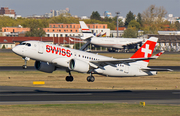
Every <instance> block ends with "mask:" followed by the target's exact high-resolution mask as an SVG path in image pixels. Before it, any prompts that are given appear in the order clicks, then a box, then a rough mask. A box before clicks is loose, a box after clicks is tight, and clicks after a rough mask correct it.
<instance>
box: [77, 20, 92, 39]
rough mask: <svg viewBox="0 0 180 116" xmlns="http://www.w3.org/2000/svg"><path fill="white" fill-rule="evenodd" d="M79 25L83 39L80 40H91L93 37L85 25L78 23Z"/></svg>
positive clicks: (82, 22)
mask: <svg viewBox="0 0 180 116" xmlns="http://www.w3.org/2000/svg"><path fill="white" fill-rule="evenodd" d="M79 23H80V25H81V31H82V33H83V37H81V39H83V40H84V39H88V38H92V37H93V36H94V35H93V34H92V33H91V31H90V29H89V28H88V26H87V25H86V24H85V22H84V21H79Z"/></svg>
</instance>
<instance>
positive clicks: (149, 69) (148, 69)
mask: <svg viewBox="0 0 180 116" xmlns="http://www.w3.org/2000/svg"><path fill="white" fill-rule="evenodd" d="M141 70H142V71H173V70H171V69H162V68H148V67H147V68H142V69H141Z"/></svg>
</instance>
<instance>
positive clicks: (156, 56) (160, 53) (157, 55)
mask: <svg viewBox="0 0 180 116" xmlns="http://www.w3.org/2000/svg"><path fill="white" fill-rule="evenodd" d="M163 53H164V51H161V52H159V53H158V54H156V55H154V56H152V57H153V58H158V57H159V56H161V55H162V54H163Z"/></svg>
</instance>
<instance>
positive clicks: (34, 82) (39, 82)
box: [33, 81, 45, 85]
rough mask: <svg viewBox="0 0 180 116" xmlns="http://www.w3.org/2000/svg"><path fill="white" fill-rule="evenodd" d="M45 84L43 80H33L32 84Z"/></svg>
mask: <svg viewBox="0 0 180 116" xmlns="http://www.w3.org/2000/svg"><path fill="white" fill-rule="evenodd" d="M43 84H45V82H44V81H33V85H43Z"/></svg>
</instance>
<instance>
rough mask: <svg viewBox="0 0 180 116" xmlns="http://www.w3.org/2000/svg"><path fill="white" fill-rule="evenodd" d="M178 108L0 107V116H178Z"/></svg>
mask: <svg viewBox="0 0 180 116" xmlns="http://www.w3.org/2000/svg"><path fill="white" fill-rule="evenodd" d="M179 109H180V106H171V105H146V106H145V107H142V106H139V104H126V103H123V104H119V103H112V104H111V103H105V104H103V103H101V104H100V103H99V104H45V105H0V113H1V116H7V115H8V116H10V115H13V116H31V115H33V116H39V115H41V116H180V110H179Z"/></svg>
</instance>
